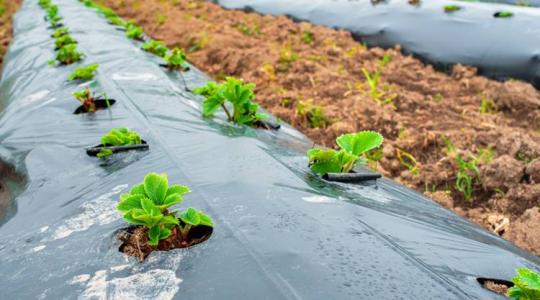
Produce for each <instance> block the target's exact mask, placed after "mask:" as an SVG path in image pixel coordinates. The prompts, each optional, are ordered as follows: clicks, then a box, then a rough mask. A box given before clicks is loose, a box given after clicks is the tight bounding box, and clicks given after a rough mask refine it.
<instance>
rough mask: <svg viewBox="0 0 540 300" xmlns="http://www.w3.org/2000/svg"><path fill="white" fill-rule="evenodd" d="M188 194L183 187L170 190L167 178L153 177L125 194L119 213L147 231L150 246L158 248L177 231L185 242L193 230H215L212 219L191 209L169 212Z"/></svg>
mask: <svg viewBox="0 0 540 300" xmlns="http://www.w3.org/2000/svg"><path fill="white" fill-rule="evenodd" d="M189 192H190V190H189V188H188V187H186V186H183V185H171V186H169V182H168V179H167V175H166V174H157V173H150V174H147V175H146V176H145V177H144V182H143V183H141V184H138V185H135V186H134V187H133V188H132V189H131V191H130V192H129V193H125V194H122V196H121V197H120V202H119V203H118V206H117V209H118V211H119V212H120V213H121V214H122V215H123V217H124V220H126V221H127V222H128V223H131V224H135V225H142V226H145V227H147V228H148V244H149V245H151V246H157V245H158V244H159V241H160V240H162V239H166V238H168V237H169V236H171V234H172V233H173V229H174V228H177V229H178V230H180V233H181V235H182V237H183V238H186V237H187V235H188V233H189V231H190V229H191V228H193V227H194V226H199V225H204V226H210V227H212V226H213V221H212V219H211V218H210V217H209V216H208V215H206V214H204V213H203V212H201V211H199V210H197V209H194V208H188V209H186V210H185V211H183V212H181V213H178V212H177V211H171V210H170V209H171V207H173V206H175V205H179V204H181V203H182V202H183V195H184V194H187V193H189ZM180 220H181V221H182V222H180Z"/></svg>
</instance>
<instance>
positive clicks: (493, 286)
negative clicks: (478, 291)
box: [483, 280, 509, 296]
mask: <svg viewBox="0 0 540 300" xmlns="http://www.w3.org/2000/svg"><path fill="white" fill-rule="evenodd" d="M483 287H484V288H486V289H488V290H490V291H492V292H494V293H497V294H499V295H503V296H506V294H507V293H508V289H509V286H508V285H507V284H504V283H499V282H495V281H491V280H488V281H486V282H485V283H484V284H483Z"/></svg>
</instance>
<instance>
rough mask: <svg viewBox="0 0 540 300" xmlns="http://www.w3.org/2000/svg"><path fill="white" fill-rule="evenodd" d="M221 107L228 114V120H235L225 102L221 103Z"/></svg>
mask: <svg viewBox="0 0 540 300" xmlns="http://www.w3.org/2000/svg"><path fill="white" fill-rule="evenodd" d="M221 107H222V108H223V110H224V111H225V114H227V120H228V121H229V122H232V121H233V118H232V117H231V113H230V112H229V110H228V109H227V106H225V103H221Z"/></svg>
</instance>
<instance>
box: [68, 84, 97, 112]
mask: <svg viewBox="0 0 540 300" xmlns="http://www.w3.org/2000/svg"><path fill="white" fill-rule="evenodd" d="M73 97H75V99H76V100H77V101H79V102H80V103H81V105H82V106H83V107H84V110H85V112H89V113H93V112H96V110H97V107H96V103H95V100H96V98H95V97H94V95H93V94H92V91H91V90H90V88H86V89H84V90H80V91H76V92H73Z"/></svg>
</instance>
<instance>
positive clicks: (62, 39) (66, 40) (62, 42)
mask: <svg viewBox="0 0 540 300" xmlns="http://www.w3.org/2000/svg"><path fill="white" fill-rule="evenodd" d="M76 43H77V41H75V39H74V38H73V37H72V36H71V35H69V34H65V35H62V36H59V37H57V38H56V39H55V40H54V47H55V48H56V49H60V48H62V47H64V46H66V45H69V44H76Z"/></svg>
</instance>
